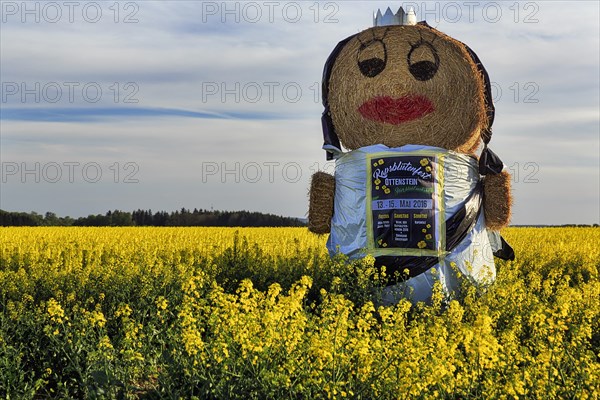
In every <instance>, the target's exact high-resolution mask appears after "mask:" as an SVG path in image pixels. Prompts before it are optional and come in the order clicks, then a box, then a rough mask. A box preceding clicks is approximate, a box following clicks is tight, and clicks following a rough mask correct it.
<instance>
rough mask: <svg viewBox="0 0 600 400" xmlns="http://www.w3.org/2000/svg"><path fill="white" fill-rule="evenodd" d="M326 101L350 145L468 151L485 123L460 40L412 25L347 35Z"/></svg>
mask: <svg viewBox="0 0 600 400" xmlns="http://www.w3.org/2000/svg"><path fill="white" fill-rule="evenodd" d="M328 101H329V105H330V114H331V117H332V121H333V125H334V127H335V130H336V132H337V134H338V136H339V138H340V141H341V143H342V144H343V145H344V146H345V147H346V148H347V149H350V150H354V149H357V148H359V147H362V146H367V145H370V144H375V143H382V144H385V145H387V146H390V147H397V146H402V145H405V144H423V145H429V146H437V147H442V148H446V149H450V150H455V151H459V152H463V153H474V152H475V150H476V149H477V147H478V145H479V135H480V131H481V129H482V127H484V126H486V124H487V116H486V113H485V100H484V82H483V78H482V76H481V74H480V73H479V72H478V70H477V67H476V65H475V63H474V62H473V61H472V59H471V57H470V56H469V54H468V52H467V50H466V49H465V46H464V45H463V44H461V43H460V42H458V41H456V40H454V39H452V38H451V37H449V36H447V35H445V34H443V33H441V32H439V31H437V30H435V29H432V28H429V27H425V26H420V25H415V26H388V27H375V28H370V29H367V30H365V31H363V32H361V33H359V34H358V35H356V36H355V37H354V38H352V39H351V40H350V41H349V42H348V43H347V44H346V45H345V46H344V48H343V49H342V51H341V52H340V53H339V55H338V57H337V59H336V61H335V64H334V65H333V70H332V73H331V77H330V81H329V86H328Z"/></svg>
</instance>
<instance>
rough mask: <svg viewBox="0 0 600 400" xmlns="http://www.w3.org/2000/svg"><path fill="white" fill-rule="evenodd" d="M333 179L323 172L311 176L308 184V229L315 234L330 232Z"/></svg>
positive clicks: (333, 190)
mask: <svg viewBox="0 0 600 400" xmlns="http://www.w3.org/2000/svg"><path fill="white" fill-rule="evenodd" d="M334 196H335V178H334V177H333V176H332V175H329V174H327V173H325V172H321V171H319V172H316V173H315V174H313V176H312V179H311V182H310V193H309V199H310V200H309V207H308V229H309V230H310V231H311V232H313V233H317V234H325V233H329V232H330V231H331V218H332V217H333V199H334Z"/></svg>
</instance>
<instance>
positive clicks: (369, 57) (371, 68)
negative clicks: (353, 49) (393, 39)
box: [357, 39, 387, 78]
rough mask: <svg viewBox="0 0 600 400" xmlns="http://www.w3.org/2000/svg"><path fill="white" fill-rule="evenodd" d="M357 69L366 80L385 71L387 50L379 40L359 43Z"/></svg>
mask: <svg viewBox="0 0 600 400" xmlns="http://www.w3.org/2000/svg"><path fill="white" fill-rule="evenodd" d="M357 63H358V69H360V73H361V74H363V75H364V76H366V77H367V78H373V77H375V76H377V75H379V74H380V73H381V71H383V70H384V69H385V66H386V64H387V49H386V47H385V43H383V41H382V40H380V39H373V40H371V41H369V42H367V43H361V45H360V48H359V49H358V57H357Z"/></svg>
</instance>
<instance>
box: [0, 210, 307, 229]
mask: <svg viewBox="0 0 600 400" xmlns="http://www.w3.org/2000/svg"><path fill="white" fill-rule="evenodd" d="M0 226H240V227H243V226H249V227H251V226H306V223H305V222H304V221H302V220H300V219H298V218H291V217H282V216H279V215H273V214H263V213H259V212H250V211H208V210H198V209H194V210H193V211H191V210H187V209H185V208H182V209H181V210H179V211H172V212H170V213H169V212H166V211H158V212H155V213H152V210H136V211H133V212H127V211H119V210H114V211H108V212H107V213H106V214H104V215H102V214H97V215H88V216H87V217H80V218H71V217H59V216H57V215H56V214H54V213H53V212H47V213H46V214H45V215H41V214H38V213H36V212H30V213H25V212H9V211H4V210H0Z"/></svg>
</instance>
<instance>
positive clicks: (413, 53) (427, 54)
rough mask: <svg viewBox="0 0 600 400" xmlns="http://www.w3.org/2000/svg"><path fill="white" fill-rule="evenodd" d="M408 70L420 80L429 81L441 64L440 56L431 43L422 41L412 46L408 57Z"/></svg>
mask: <svg viewBox="0 0 600 400" xmlns="http://www.w3.org/2000/svg"><path fill="white" fill-rule="evenodd" d="M406 60H407V62H408V70H409V71H410V73H411V74H412V76H414V77H415V79H416V80H418V81H428V80H430V79H431V78H433V76H434V75H435V74H436V72H437V70H438V68H439V66H440V57H439V56H438V54H437V50H436V49H435V47H433V45H432V44H431V43H428V42H425V41H420V42H418V43H417V44H413V45H411V47H410V51H409V52H408V55H407V57H406Z"/></svg>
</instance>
